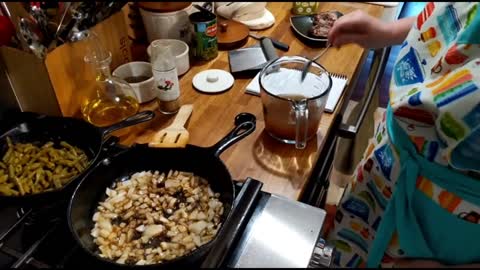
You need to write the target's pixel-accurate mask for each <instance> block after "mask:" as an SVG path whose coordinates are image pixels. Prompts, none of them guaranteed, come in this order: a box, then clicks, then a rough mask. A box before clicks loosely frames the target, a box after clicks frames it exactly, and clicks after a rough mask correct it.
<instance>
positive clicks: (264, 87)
mask: <svg viewBox="0 0 480 270" xmlns="http://www.w3.org/2000/svg"><path fill="white" fill-rule="evenodd" d="M308 61H309V59H307V58H304V57H300V56H283V57H280V58H278V59H276V60H274V61H272V62H271V63H269V64H268V65H267V66H265V67H264V68H263V70H262V71H261V73H260V78H259V79H260V97H261V100H262V105H263V115H264V119H265V130H266V131H267V133H268V134H270V136H272V137H273V138H275V139H277V140H279V141H282V142H284V143H288V144H295V147H296V148H297V149H304V148H305V147H306V145H307V141H308V140H309V139H311V138H313V137H314V136H315V135H316V134H317V131H318V126H319V124H320V119H321V117H322V114H323V110H324V108H325V104H326V102H327V98H328V93H329V91H330V89H331V87H332V78H331V77H330V74H329V73H328V72H327V71H326V70H325V68H324V67H322V66H321V65H320V64H318V63H316V62H314V63H313V64H312V65H311V67H310V69H309V71H308V73H307V76H306V77H305V80H304V81H303V82H301V80H300V78H301V73H302V69H303V67H304V66H305V64H306V63H307V62H308Z"/></svg>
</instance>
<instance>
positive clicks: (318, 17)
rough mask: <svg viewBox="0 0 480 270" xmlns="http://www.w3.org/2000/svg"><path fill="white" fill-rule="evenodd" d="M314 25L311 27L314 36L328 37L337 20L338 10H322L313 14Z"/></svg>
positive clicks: (311, 33)
mask: <svg viewBox="0 0 480 270" xmlns="http://www.w3.org/2000/svg"><path fill="white" fill-rule="evenodd" d="M312 19H313V25H312V28H311V29H310V31H309V33H310V35H312V36H314V37H326V36H328V32H329V31H330V29H331V28H332V26H333V24H334V23H335V21H336V20H337V19H338V15H337V13H336V12H322V13H319V14H315V15H312Z"/></svg>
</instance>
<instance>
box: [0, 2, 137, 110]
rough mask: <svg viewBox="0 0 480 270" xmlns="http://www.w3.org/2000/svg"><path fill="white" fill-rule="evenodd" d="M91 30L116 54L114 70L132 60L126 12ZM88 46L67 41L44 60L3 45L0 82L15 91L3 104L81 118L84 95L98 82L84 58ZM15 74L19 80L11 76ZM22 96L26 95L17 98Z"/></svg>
mask: <svg viewBox="0 0 480 270" xmlns="http://www.w3.org/2000/svg"><path fill="white" fill-rule="evenodd" d="M124 8H125V7H124ZM90 30H91V31H94V32H95V33H96V34H97V35H98V37H99V39H100V40H101V42H102V45H103V46H105V48H106V49H107V50H109V51H110V52H111V53H112V64H111V67H110V68H111V69H112V70H113V69H115V68H116V67H118V66H120V65H122V64H125V63H128V62H131V61H132V55H131V48H130V47H131V40H130V39H129V36H128V26H127V24H126V20H125V15H124V12H123V11H119V12H117V13H115V14H113V15H112V16H110V17H109V18H108V19H106V20H104V21H102V22H100V23H98V24H97V25H95V26H94V27H92V28H91V29H90ZM85 49H86V44H85V43H82V42H75V43H65V44H63V45H61V46H59V47H57V48H55V49H54V50H52V51H51V52H49V53H48V54H47V56H46V58H45V59H44V61H42V60H40V59H38V58H37V57H35V56H34V55H33V54H32V53H28V52H24V51H21V50H19V49H15V48H10V47H1V48H0V58H1V59H0V61H1V64H2V69H3V72H2V76H1V77H0V81H2V80H3V81H7V82H9V86H10V88H11V91H4V92H6V93H0V107H3V106H4V105H5V106H8V107H9V108H11V107H16V108H17V109H20V110H21V111H34V112H38V113H44V114H48V115H62V116H73V117H81V114H80V100H81V99H80V98H81V97H82V96H84V95H86V94H88V91H92V90H93V89H94V88H93V85H94V83H95V72H94V70H93V68H92V67H91V66H89V65H88V64H87V63H85V62H84V60H83V58H84V56H85V52H86V51H85ZM2 77H3V78H2ZM11 77H15V78H16V79H15V80H12V79H9V78H11ZM26 82H29V83H26ZM19 95H22V96H24V97H25V98H23V99H18V98H15V97H18V96H19ZM35 97H36V98H35Z"/></svg>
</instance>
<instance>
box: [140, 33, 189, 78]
mask: <svg viewBox="0 0 480 270" xmlns="http://www.w3.org/2000/svg"><path fill="white" fill-rule="evenodd" d="M152 44H155V45H157V44H158V45H164V46H170V47H171V49H172V53H173V54H174V55H175V64H176V66H177V73H178V76H180V75H183V74H185V73H186V72H187V71H188V70H189V69H190V56H189V47H188V44H187V43H185V42H183V41H181V40H178V39H157V40H154V41H153V42H152V43H150V45H149V46H148V48H147V53H148V57H150V59H151V57H152V55H151V52H152Z"/></svg>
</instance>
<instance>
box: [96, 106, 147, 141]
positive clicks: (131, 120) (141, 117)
mask: <svg viewBox="0 0 480 270" xmlns="http://www.w3.org/2000/svg"><path fill="white" fill-rule="evenodd" d="M153 117H155V113H154V112H152V111H143V112H140V113H137V114H135V115H133V116H130V117H128V118H127V119H125V120H123V121H121V122H119V123H117V124H113V125H111V126H108V127H104V128H102V129H101V130H102V134H103V136H106V135H108V134H110V133H112V132H114V131H116V130H119V129H122V128H124V127H128V126H133V125H136V124H140V123H143V122H146V121H149V120H151V119H153Z"/></svg>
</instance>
